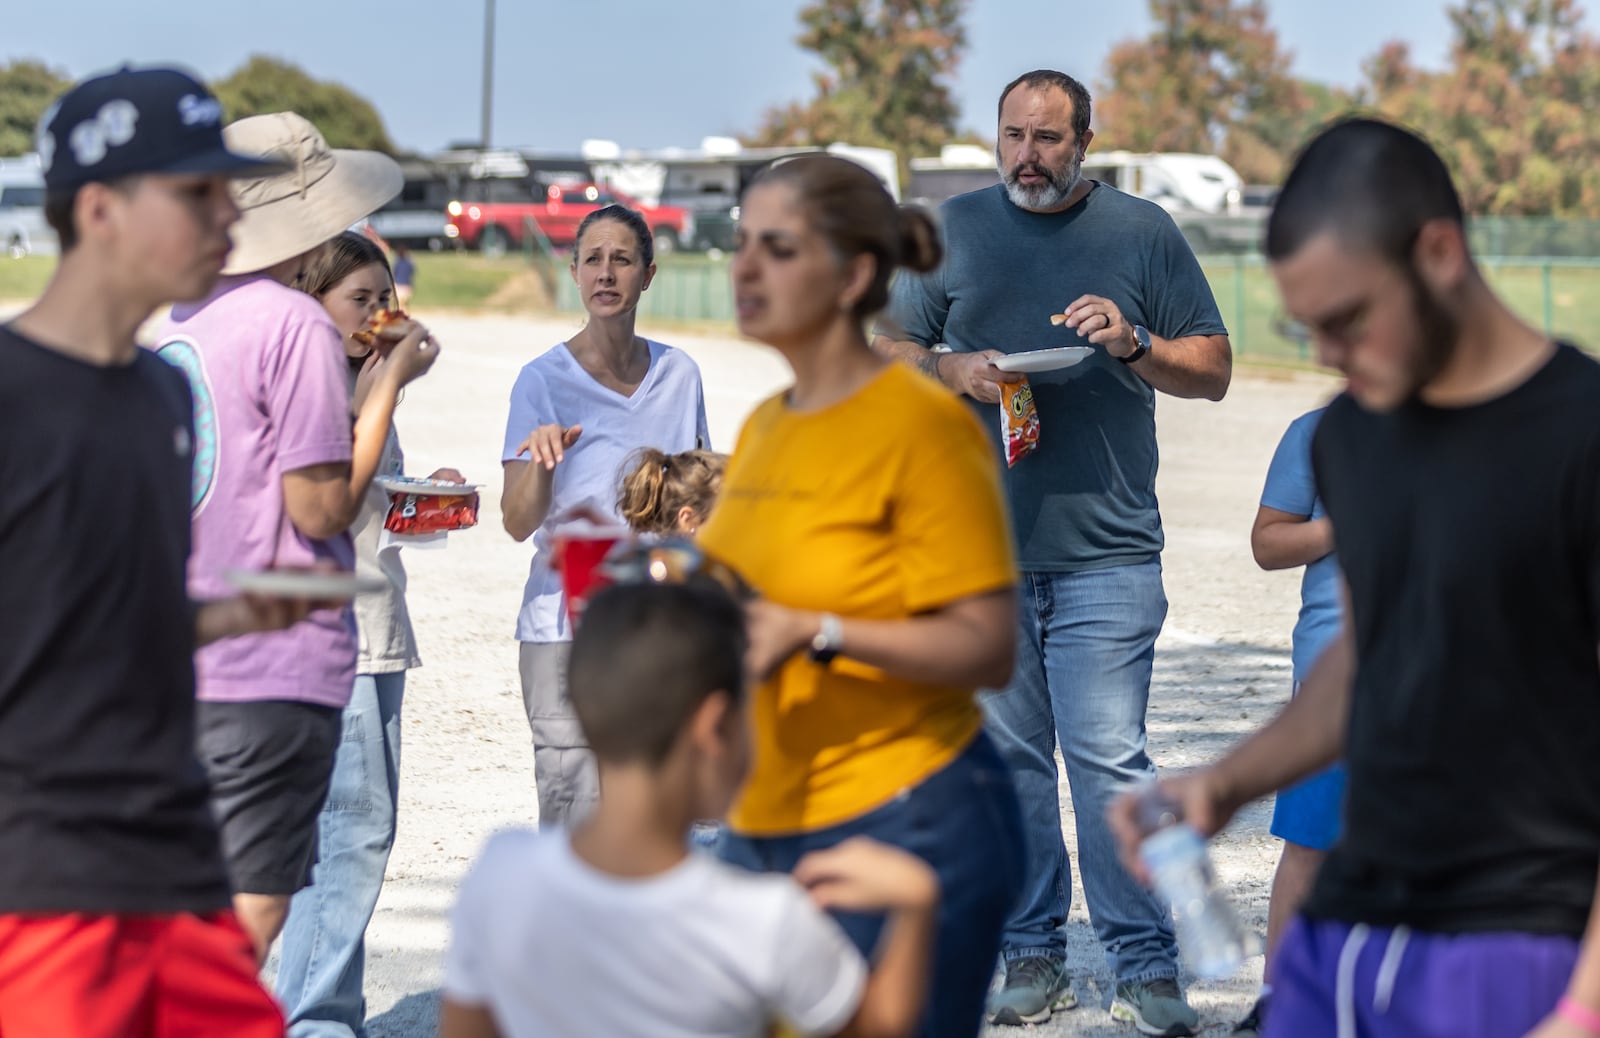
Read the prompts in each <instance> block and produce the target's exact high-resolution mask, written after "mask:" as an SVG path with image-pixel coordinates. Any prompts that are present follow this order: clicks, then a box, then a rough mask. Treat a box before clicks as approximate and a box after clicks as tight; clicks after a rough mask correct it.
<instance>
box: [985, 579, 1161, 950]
mask: <svg viewBox="0 0 1600 1038" xmlns="http://www.w3.org/2000/svg"><path fill="white" fill-rule="evenodd" d="M1020 590H1021V602H1020V610H1019V617H1020V639H1019V644H1018V647H1017V667H1016V670H1015V672H1014V673H1013V674H1012V678H1011V684H1010V685H1008V686H1007V687H1006V688H1005V689H1003V690H1001V691H998V692H990V693H986V694H985V695H984V697H983V705H984V710H985V713H986V714H987V715H988V728H989V734H990V735H992V736H993V737H994V740H995V744H996V745H997V746H998V747H999V748H1000V752H1001V754H1002V755H1003V756H1004V757H1005V761H1006V763H1007V764H1008V765H1010V767H1011V773H1012V776H1013V778H1014V780H1015V782H1016V785H1017V799H1018V801H1020V803H1021V805H1022V819H1023V827H1024V829H1025V830H1026V833H1027V836H1026V841H1025V845H1026V848H1027V877H1026V878H1025V879H1024V880H1023V886H1022V890H1021V896H1020V897H1019V898H1018V899H1017V902H1016V907H1015V908H1014V910H1013V911H1012V913H1011V918H1010V919H1009V920H1007V922H1006V932H1005V936H1004V938H1003V940H1002V941H1001V948H1002V951H1003V954H1004V956H1005V959H1006V961H1007V962H1011V961H1013V960H1015V959H1020V958H1024V957H1027V956H1033V955H1047V956H1051V957H1053V958H1056V959H1063V958H1065V957H1066V935H1065V933H1064V932H1063V930H1062V928H1063V927H1064V926H1065V925H1066V921H1067V910H1068V908H1069V907H1070V906H1071V898H1072V873H1071V871H1070V869H1071V865H1070V864H1069V863H1068V860H1067V848H1066V843H1065V840H1064V839H1063V838H1062V833H1061V804H1060V798H1059V796H1058V793H1057V790H1058V788H1059V780H1058V777H1057V773H1056V760H1055V751H1056V745H1057V741H1058V740H1059V742H1060V746H1061V756H1062V758H1063V760H1065V761H1066V765H1067V781H1068V782H1069V783H1070V785H1071V788H1072V807H1073V810H1074V812H1075V813H1076V815H1077V825H1078V868H1079V869H1080V870H1082V875H1083V889H1084V894H1085V895H1086V897H1087V899H1088V902H1089V919H1090V921H1091V922H1092V923H1093V924H1094V932H1095V936H1096V937H1098V938H1099V939H1100V943H1101V945H1102V946H1103V947H1104V948H1105V950H1106V956H1107V959H1108V960H1109V962H1110V965H1111V969H1112V971H1113V973H1114V974H1115V975H1116V978H1117V980H1118V981H1122V982H1128V981H1148V980H1154V979H1156V978H1158V977H1175V976H1177V973H1178V964H1177V944H1176V941H1175V940H1174V938H1173V934H1172V915H1171V912H1170V910H1169V908H1168V907H1167V906H1166V905H1163V904H1161V903H1160V902H1159V901H1157V899H1156V898H1155V896H1154V895H1153V894H1151V893H1150V892H1149V891H1148V890H1146V889H1145V888H1144V887H1143V886H1141V885H1140V884H1139V883H1138V882H1137V881H1135V880H1134V879H1133V877H1131V876H1129V875H1128V873H1127V872H1125V871H1124V870H1123V868H1122V865H1121V864H1120V863H1119V862H1118V860H1117V848H1116V843H1115V841H1114V840H1113V838H1112V836H1111V831H1110V828H1109V827H1108V826H1107V824H1106V805H1107V804H1108V803H1110V801H1111V800H1112V799H1113V798H1114V797H1115V796H1116V795H1117V794H1119V793H1121V792H1123V791H1124V790H1127V789H1128V788H1130V787H1132V786H1134V785H1136V784H1137V783H1139V782H1142V781H1144V780H1146V779H1149V778H1152V777H1153V776H1154V775H1155V766H1154V765H1153V764H1151V763H1150V758H1149V757H1148V756H1146V754H1145V727H1144V714H1145V706H1146V704H1147V703H1148V702H1149V699H1150V671H1151V665H1152V663H1153V661H1154V659H1155V642H1156V636H1157V635H1158V634H1160V633H1161V624H1162V621H1163V620H1165V619H1166V615H1167V596H1166V592H1165V591H1164V590H1163V589H1162V586H1161V563H1160V561H1159V560H1152V561H1150V562H1146V563H1142V564H1140V565H1135V566H1118V567H1114V568H1112V569H1102V570H1093V571H1091V572H1087V573H1024V574H1023V575H1022V582H1021V585H1020Z"/></svg>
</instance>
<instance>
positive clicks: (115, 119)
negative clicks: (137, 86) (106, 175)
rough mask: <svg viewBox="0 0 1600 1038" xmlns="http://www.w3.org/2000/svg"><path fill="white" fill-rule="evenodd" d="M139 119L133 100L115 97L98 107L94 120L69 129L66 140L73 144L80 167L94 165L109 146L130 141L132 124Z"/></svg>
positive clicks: (136, 122)
mask: <svg viewBox="0 0 1600 1038" xmlns="http://www.w3.org/2000/svg"><path fill="white" fill-rule="evenodd" d="M138 122H139V109H138V108H136V107H134V104H133V102H132V101H129V100H127V99H126V98H118V99H117V100H115V101H107V102H106V103H105V104H103V105H101V106H100V111H99V112H97V113H95V117H94V118H93V119H90V120H88V121H87V122H81V123H79V124H78V125H76V126H74V127H73V128H72V133H71V134H69V135H68V137H67V142H68V143H69V144H71V145H72V155H73V157H74V158H76V159H77V160H78V165H80V166H93V165H96V164H97V163H99V161H100V160H101V159H103V158H105V157H106V152H107V151H108V150H110V149H111V148H115V147H119V146H121V145H123V144H126V143H128V142H129V141H131V140H133V129H134V126H135V125H137V124H138Z"/></svg>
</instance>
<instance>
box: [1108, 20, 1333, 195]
mask: <svg viewBox="0 0 1600 1038" xmlns="http://www.w3.org/2000/svg"><path fill="white" fill-rule="evenodd" d="M1150 14H1151V17H1152V18H1153V20H1154V21H1155V23H1156V28H1155V31H1154V32H1152V33H1151V34H1150V36H1149V37H1148V38H1145V39H1137V40H1127V41H1124V42H1123V43H1120V44H1118V45H1117V46H1116V47H1115V48H1113V50H1112V51H1111V54H1110V56H1109V57H1108V58H1107V60H1106V81H1105V82H1104V83H1102V84H1100V85H1099V86H1098V87H1097V90H1096V93H1097V94H1098V95H1099V100H1098V101H1097V102H1096V106H1095V107H1096V111H1097V114H1096V115H1095V117H1094V123H1095V127H1096V130H1095V132H1096V135H1097V137H1096V140H1097V143H1096V147H1097V148H1099V149H1102V150H1106V149H1111V148H1127V149H1129V150H1132V151H1190V152H1200V153H1202V154H1213V155H1221V156H1222V157H1223V158H1224V159H1226V160H1227V161H1228V162H1229V164H1231V165H1232V166H1233V167H1234V168H1235V169H1237V170H1238V171H1239V174H1240V176H1242V177H1244V179H1245V180H1246V181H1249V182H1255V183H1269V182H1275V181H1277V180H1278V179H1279V178H1280V177H1281V175H1282V173H1283V169H1284V165H1285V162H1286V160H1287V159H1288V157H1289V156H1290V155H1291V154H1292V153H1293V151H1294V149H1295V147H1296V146H1297V145H1298V144H1299V141H1300V137H1301V136H1302V134H1303V133H1304V131H1305V128H1306V125H1305V124H1306V115H1307V112H1308V110H1309V108H1310V99H1309V98H1308V97H1307V95H1306V92H1305V90H1304V89H1303V88H1302V86H1301V84H1300V82H1299V81H1298V80H1296V79H1295V78H1294V77H1293V76H1291V75H1290V74H1289V64H1290V57H1291V56H1290V54H1289V53H1288V52H1287V51H1285V50H1283V49H1282V48H1281V47H1279V45H1278V35H1277V33H1276V32H1275V31H1273V29H1272V27H1271V26H1270V25H1269V24H1268V21H1267V5H1266V3H1265V2H1264V0H1244V2H1241V0H1150Z"/></svg>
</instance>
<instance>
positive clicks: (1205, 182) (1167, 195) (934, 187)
mask: <svg viewBox="0 0 1600 1038" xmlns="http://www.w3.org/2000/svg"><path fill="white" fill-rule="evenodd" d="M1083 175H1084V176H1085V177H1087V178H1089V179H1090V180H1099V181H1102V182H1103V183H1106V184H1110V185H1111V186H1112V187H1114V188H1116V189H1117V190H1119V191H1125V192H1127V193H1128V194H1130V195H1138V196H1139V197H1140V198H1147V199H1149V200H1150V201H1152V202H1155V203H1156V204H1157V205H1160V206H1161V207H1162V208H1163V209H1166V210H1167V211H1168V212H1181V211H1185V210H1193V211H1197V212H1202V213H1229V212H1235V211H1237V210H1238V208H1239V199H1240V192H1241V191H1242V189H1243V188H1244V181H1243V180H1241V179H1240V177H1239V174H1238V173H1237V172H1235V171H1234V168H1233V167H1232V166H1230V165H1228V164H1227V163H1226V162H1224V161H1223V160H1221V159H1219V158H1217V157H1216V156H1215V155H1186V154H1181V153H1178V152H1132V151H1107V152H1096V151H1090V152H1089V155H1088V157H1087V158H1085V159H1084V160H1083ZM911 180H912V184H911V189H910V191H909V192H908V194H910V196H911V197H912V198H915V199H917V200H919V201H922V202H932V203H935V204H937V203H939V202H942V201H944V200H945V199H946V198H949V197H951V196H952V195H958V194H961V193H962V192H964V191H975V190H979V189H981V188H985V187H988V186H989V185H991V184H996V183H999V181H1000V174H999V173H998V172H997V171H996V170H995V160H994V154H993V153H992V152H990V151H989V150H988V149H985V148H979V147H976V146H974V145H970V144H952V145H947V146H946V147H945V148H943V149H942V150H941V151H940V153H939V157H938V158H936V159H912V160H911Z"/></svg>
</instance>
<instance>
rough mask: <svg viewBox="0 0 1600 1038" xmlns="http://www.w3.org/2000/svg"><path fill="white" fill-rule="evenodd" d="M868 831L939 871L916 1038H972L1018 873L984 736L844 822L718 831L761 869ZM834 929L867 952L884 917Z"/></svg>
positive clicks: (722, 848) (732, 857)
mask: <svg viewBox="0 0 1600 1038" xmlns="http://www.w3.org/2000/svg"><path fill="white" fill-rule="evenodd" d="M861 835H866V836H871V837H873V838H875V839H878V840H882V841H883V842H885V843H889V844H893V845H894V846H897V847H901V848H904V849H905V850H908V851H910V852H912V853H913V854H916V855H917V856H918V857H921V858H923V859H924V860H926V861H927V862H928V864H930V865H932V866H933V868H934V871H935V872H937V873H938V875H939V884H940V888H941V891H940V897H941V900H940V903H939V919H938V934H937V937H936V938H935V940H936V947H935V949H934V963H933V977H932V983H931V984H930V985H929V990H928V1007H927V1011H926V1013H925V1014H924V1017H923V1021H922V1029H921V1031H920V1032H918V1033H919V1034H920V1035H922V1036H923V1038H934V1036H938V1038H973V1036H975V1035H976V1034H977V1033H978V1028H979V1026H980V1024H981V1022H982V1016H983V1000H984V995H985V993H986V992H987V990H988V987H989V981H990V979H991V978H992V977H993V976H994V962H995V955H996V954H997V953H998V952H999V949H1000V930H1001V927H1002V926H1003V925H1004V923H1005V917H1006V912H1007V911H1008V910H1009V909H1010V907H1011V898H1012V895H1013V894H1014V893H1015V892H1016V890H1017V885H1018V884H1019V883H1020V882H1021V879H1022V865H1023V863H1022V859H1021V857H1020V856H1019V855H1018V854H1017V852H1016V851H1017V848H1018V847H1019V846H1020V845H1021V842H1022V824H1021V821H1020V819H1019V818H1018V817H1017V802H1016V796H1015V794H1014V793H1013V792H1012V787H1011V778H1010V776H1009V775H1007V774H1006V769H1005V765H1004V763H1002V762H1001V760H1000V755H999V754H998V753H997V752H996V750H995V748H994V744H993V743H991V742H990V741H989V739H988V738H987V737H986V736H984V735H981V734H980V735H979V736H978V738H977V739H976V740H974V742H973V743H972V745H971V746H969V747H968V748H967V749H966V750H964V751H963V752H962V753H961V755H960V756H959V757H957V758H956V759H955V760H954V761H952V762H951V763H950V764H949V765H947V766H946V767H944V768H943V769H942V770H940V771H938V772H935V773H934V774H933V775H931V776H930V777H928V778H927V779H925V780H923V782H922V783H921V784H920V785H917V786H914V787H911V788H909V789H905V790H902V791H901V792H900V794H899V795H898V796H896V797H895V798H894V799H893V800H891V801H890V802H889V803H887V804H885V805H883V806H882V807H879V808H877V809H875V810H873V811H869V812H868V813H866V814H864V815H862V816H861V817H859V818H855V819H852V820H850V821H848V822H845V823H843V824H842V825H836V826H832V827H830V828H827V829H819V830H817V831H815V832H809V833H800V834H796V835H793V836H773V837H751V836H741V835H739V834H738V833H735V832H733V831H732V830H724V832H723V835H722V842H721V843H720V845H719V848H718V850H719V853H720V854H721V856H722V858H723V859H724V860H725V861H728V862H731V863H733V864H735V865H741V866H743V867H745V868H748V869H753V870H755V871H758V872H789V871H791V870H792V869H793V868H794V866H795V863H796V862H798V861H799V860H800V859H801V858H802V857H803V856H804V855H805V854H806V852H808V851H813V850H817V849H819V848H823V847H832V846H833V845H834V844H837V843H840V842H841V841H843V840H845V839H847V838H849V837H851V836H861ZM835 918H836V919H838V921H839V925H840V926H842V927H843V928H844V931H845V933H846V934H847V935H849V937H850V940H851V941H852V942H853V943H854V944H855V946H856V947H857V948H859V949H860V950H861V953H862V954H863V955H865V956H868V957H870V956H871V955H872V953H873V949H874V947H875V946H876V945H877V943H878V936H879V934H880V933H881V932H882V930H883V926H884V917H882V916H878V915H861V914H856V913H837V914H836V915H835Z"/></svg>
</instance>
